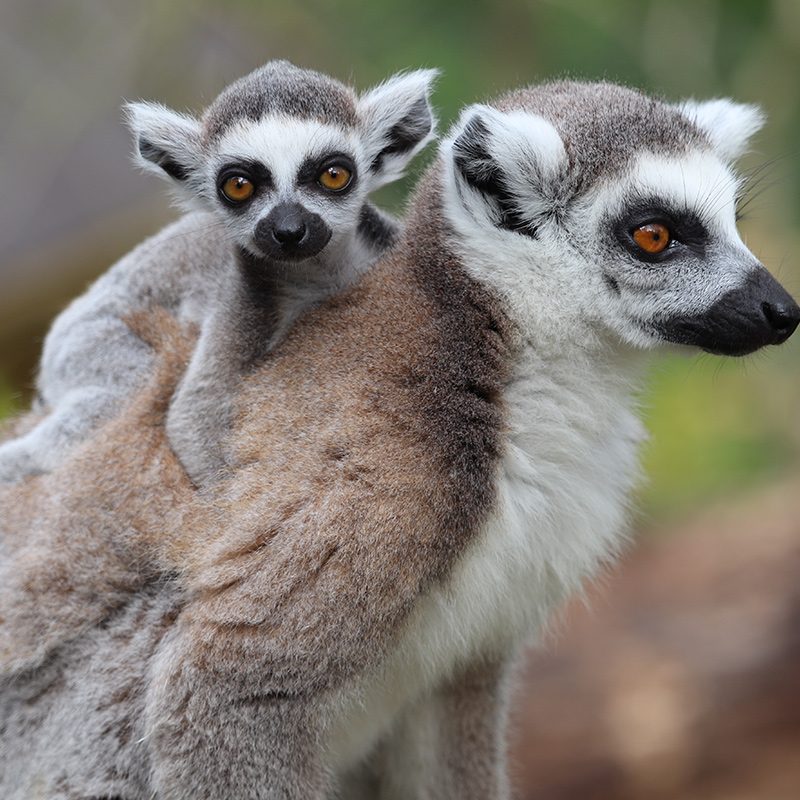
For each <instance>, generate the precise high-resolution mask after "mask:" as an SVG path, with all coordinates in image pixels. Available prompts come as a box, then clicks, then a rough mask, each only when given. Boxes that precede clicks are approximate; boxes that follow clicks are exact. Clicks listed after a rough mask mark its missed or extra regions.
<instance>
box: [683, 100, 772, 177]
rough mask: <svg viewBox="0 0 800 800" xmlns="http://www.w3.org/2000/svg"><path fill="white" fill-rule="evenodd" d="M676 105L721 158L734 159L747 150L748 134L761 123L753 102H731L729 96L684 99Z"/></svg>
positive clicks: (759, 110)
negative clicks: (713, 98)
mask: <svg viewBox="0 0 800 800" xmlns="http://www.w3.org/2000/svg"><path fill="white" fill-rule="evenodd" d="M678 109H679V110H680V112H681V113H682V114H684V115H685V116H686V117H688V118H689V119H690V120H691V121H692V122H693V123H694V124H695V125H697V127H698V128H700V130H702V131H703V132H704V133H705V134H706V136H708V138H709V139H710V140H711V144H712V146H713V147H714V149H715V150H716V151H717V153H718V154H719V156H720V157H721V158H722V159H724V160H725V161H735V160H736V159H737V158H739V156H741V155H743V154H744V153H745V152H746V151H747V144H748V142H749V140H750V137H751V136H753V134H755V133H757V132H758V131H759V130H761V128H762V127H763V125H764V122H765V121H766V118H765V116H764V112H763V111H762V110H761V109H760V108H759V107H758V106H754V105H746V104H744V103H734V102H733V101H732V100H726V99H723V98H719V99H717V100H706V101H704V102H698V101H696V100H685V101H684V102H682V103H679V104H678Z"/></svg>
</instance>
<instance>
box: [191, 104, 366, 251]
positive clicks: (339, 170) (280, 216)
mask: <svg viewBox="0 0 800 800" xmlns="http://www.w3.org/2000/svg"><path fill="white" fill-rule="evenodd" d="M215 150H216V151H217V152H216V153H215V154H214V156H213V157H212V158H210V159H209V167H208V172H207V176H206V181H207V182H208V187H207V189H206V194H207V195H211V196H212V197H214V199H215V200H216V203H217V208H216V210H217V212H218V213H220V214H221V215H223V216H224V217H225V219H226V227H227V229H228V230H230V231H231V232H232V234H233V236H234V238H235V240H236V242H237V243H238V244H240V245H241V246H243V247H245V248H246V249H247V250H249V251H250V252H252V253H253V254H255V255H262V256H266V257H268V258H270V259H273V260H277V261H302V260H304V259H307V258H311V257H312V256H315V255H317V254H318V253H319V252H320V251H321V250H322V249H323V248H324V247H325V246H326V245H327V244H328V242H329V241H330V240H331V237H332V236H334V233H335V235H336V237H338V238H344V237H347V236H350V235H352V233H353V229H354V227H355V226H356V224H357V221H358V215H359V209H360V208H361V206H362V205H363V203H364V200H365V199H366V196H367V194H368V193H369V192H370V190H371V189H372V188H373V187H372V180H371V178H372V175H371V172H370V169H369V163H368V162H367V159H366V155H365V153H364V146H363V143H362V142H361V140H360V138H359V136H358V135H357V131H355V130H353V129H351V130H348V129H346V128H340V127H338V126H335V125H327V124H324V123H321V122H318V121H316V120H302V119H294V118H292V117H287V116H269V117H266V118H264V119H262V120H259V121H258V122H250V121H248V120H243V121H241V122H239V123H237V124H235V125H234V126H233V127H232V128H231V129H230V130H228V131H226V132H225V134H224V135H223V137H222V138H221V139H220V141H219V142H218V143H217V144H216V145H215Z"/></svg>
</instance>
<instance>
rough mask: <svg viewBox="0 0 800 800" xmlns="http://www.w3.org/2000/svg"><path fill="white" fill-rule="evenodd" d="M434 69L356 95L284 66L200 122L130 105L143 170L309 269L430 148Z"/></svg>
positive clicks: (258, 244) (276, 257) (241, 238)
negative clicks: (373, 197) (375, 195)
mask: <svg viewBox="0 0 800 800" xmlns="http://www.w3.org/2000/svg"><path fill="white" fill-rule="evenodd" d="M434 78H435V72H434V71H432V70H419V71H416V72H409V73H404V74H399V75H396V76H394V77H393V78H391V79H390V80H388V81H387V82H386V83H384V84H381V85H379V86H377V87H376V88H374V89H372V90H370V91H368V92H366V93H364V94H362V95H360V96H357V95H356V94H355V92H354V91H353V90H352V89H350V88H349V87H347V86H344V85H343V84H341V83H339V82H338V81H335V80H333V79H332V78H329V77H327V76H324V75H320V74H319V73H316V72H312V71H310V70H302V69H298V68H297V67H294V66H293V65H291V64H289V63H288V62H285V61H278V62H271V63H269V64H267V65H266V66H264V67H262V68H260V69H258V70H256V71H255V72H253V73H251V74H250V75H247V76H246V77H244V78H242V79H241V80H239V81H237V82H235V83H233V84H232V85H231V86H229V87H228V88H227V89H226V90H224V91H223V92H222V93H221V94H220V96H219V97H218V98H217V99H216V100H215V101H214V102H213V103H212V104H211V106H209V108H208V109H207V110H206V112H205V113H204V115H203V117H202V120H198V119H195V118H192V117H188V116H185V115H182V114H178V113H176V112H174V111H170V110H169V109H166V108H164V107H163V106H157V105H153V104H149V103H134V104H132V105H130V106H128V112H129V116H130V121H131V127H132V128H133V130H134V134H135V136H136V142H137V149H138V154H139V157H140V162H141V163H142V165H143V166H145V167H147V168H149V169H152V170H155V171H157V172H158V173H159V174H161V175H162V176H166V177H169V178H170V179H171V180H172V181H173V183H174V185H175V186H176V188H178V189H179V190H180V192H181V197H182V198H183V199H184V200H187V201H188V204H189V205H193V206H198V205H199V206H200V207H203V208H205V209H207V210H211V211H213V212H214V213H215V214H217V215H218V216H219V217H220V218H221V219H222V220H223V221H224V223H225V231H226V233H227V235H228V236H229V237H230V238H231V240H232V242H233V243H234V244H236V245H238V246H239V247H241V248H243V249H244V250H246V251H247V252H249V253H250V254H251V255H253V256H256V257H257V258H258V257H261V258H265V259H267V260H268V261H270V262H272V261H279V262H299V261H306V260H308V259H311V258H313V257H314V256H317V255H319V254H320V253H322V252H323V251H324V250H325V249H326V248H328V249H331V247H333V246H336V245H339V244H342V243H344V242H346V241H347V239H348V238H351V237H353V236H354V235H355V231H356V228H357V225H358V221H359V216H360V213H361V210H362V208H363V206H364V201H365V200H366V197H367V195H368V194H369V193H370V192H371V191H373V190H374V189H376V188H378V187H379V186H382V185H383V184H385V183H388V182H391V181H393V180H396V179H397V178H399V177H400V176H401V175H402V173H403V171H404V169H405V167H406V165H407V164H408V162H409V161H410V160H411V158H413V156H414V155H415V154H416V153H417V152H418V151H419V150H420V149H421V148H422V147H424V145H425V144H426V143H427V142H428V141H429V140H430V138H431V137H432V135H433V131H434V118H433V114H432V111H431V107H430V102H429V95H430V91H431V88H432V83H433V80H434Z"/></svg>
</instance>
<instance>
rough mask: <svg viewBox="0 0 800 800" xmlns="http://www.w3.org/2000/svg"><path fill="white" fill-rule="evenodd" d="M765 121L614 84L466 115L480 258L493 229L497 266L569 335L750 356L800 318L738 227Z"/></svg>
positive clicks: (452, 189) (558, 89)
mask: <svg viewBox="0 0 800 800" xmlns="http://www.w3.org/2000/svg"><path fill="white" fill-rule="evenodd" d="M760 125H761V115H760V113H759V112H758V111H757V109H754V108H752V107H749V106H741V105H736V104H733V103H730V102H728V101H711V102H710V103H704V104H696V103H687V104H684V105H682V106H679V107H678V106H670V105H667V104H665V103H659V102H657V101H654V100H651V99H649V98H646V97H644V96H643V95H640V94H639V93H637V92H633V91H630V90H627V89H622V88H621V87H616V86H611V85H608V84H575V83H565V84H552V85H549V86H545V87H540V88H539V89H531V90H526V91H524V92H519V93H516V94H515V95H510V96H509V97H507V98H504V99H503V100H501V101H500V102H499V103H498V104H497V107H489V106H476V107H473V108H472V109H468V110H467V112H465V114H464V116H463V117H462V120H461V122H460V123H459V125H458V126H457V129H456V130H457V132H456V134H455V135H454V136H452V137H451V138H450V139H449V140H448V141H447V142H446V143H445V144H444V145H443V152H444V156H445V162H446V167H447V174H448V178H447V182H448V183H447V185H448V187H449V188H448V190H446V191H445V205H446V208H447V210H448V215H449V216H450V218H451V221H452V222H453V224H454V226H455V227H456V229H457V230H458V232H459V233H460V234H462V236H461V237H460V241H462V242H463V241H469V242H470V243H469V244H465V245H464V249H465V251H466V249H471V250H472V251H473V252H474V251H475V249H476V247H477V245H476V244H475V243H476V241H477V238H478V237H477V235H476V234H475V233H474V231H476V230H480V231H481V235H483V236H484V238H485V239H486V242H487V243H488V244H489V249H488V250H487V248H486V245H483V249H484V251H485V252H487V253H488V252H493V253H495V254H496V260H497V261H498V262H500V261H502V263H497V264H496V265H494V266H493V265H490V264H489V263H485V264H484V270H488V271H491V272H494V274H495V278H494V279H495V280H496V282H497V284H498V287H499V288H501V290H502V291H505V292H506V293H507V294H515V295H518V296H526V297H527V298H528V303H527V305H528V310H529V312H530V313H531V314H535V315H537V316H538V317H539V318H541V319H544V320H545V322H546V323H549V325H550V328H551V329H552V331H553V332H554V336H555V335H558V332H559V326H561V329H560V332H561V335H564V336H570V335H571V333H572V331H573V330H574V331H578V332H579V333H578V334H577V335H581V336H583V337H584V338H585V337H586V336H597V337H602V336H604V332H606V333H607V332H609V331H610V332H611V333H612V334H613V335H614V336H616V337H618V338H621V339H622V340H624V341H625V342H627V343H629V344H633V345H635V346H640V347H651V346H653V345H655V344H658V343H661V342H671V343H678V344H685V345H693V346H696V347H700V348H702V349H703V350H706V351H708V352H711V353H717V354H724V355H744V354H746V353H750V352H753V351H754V350H757V349H758V348H760V347H762V346H764V345H767V344H779V343H781V342H783V341H785V340H786V339H787V338H788V337H789V336H790V335H791V334H792V333H793V332H794V330H795V328H796V327H797V325H798V322H800V308H798V306H797V304H796V303H795V302H794V300H792V298H791V297H790V296H789V295H788V294H787V292H786V291H785V290H784V289H783V288H782V287H781V286H780V284H779V283H778V282H777V281H776V280H775V279H774V278H773V277H772V276H771V275H770V274H769V272H767V270H766V269H765V268H764V267H763V266H762V265H761V264H760V263H759V261H758V260H757V259H756V257H755V256H754V255H753V254H752V253H751V252H750V251H749V250H748V249H747V248H746V246H745V245H744V243H743V242H742V240H741V238H740V236H739V234H738V232H737V230H736V200H737V193H738V190H739V188H740V182H739V180H738V179H737V178H736V176H735V175H734V173H733V172H732V171H731V168H730V166H729V163H730V161H731V160H732V159H734V158H735V157H736V156H738V155H739V154H740V153H741V152H742V151H743V150H744V148H745V146H746V142H747V139H748V138H749V136H750V135H751V134H752V133H753V132H754V131H755V130H757V129H758V128H759V127H760ZM447 165H449V166H447ZM470 227H471V228H472V230H473V232H472V233H467V231H468V230H469V229H470ZM465 258H466V259H467V260H468V258H469V257H465ZM473 260H474V259H473ZM484 261H485V262H487V261H488V259H487V258H485V259H484ZM514 271H515V274H514V275H513V276H512V273H513V272H514Z"/></svg>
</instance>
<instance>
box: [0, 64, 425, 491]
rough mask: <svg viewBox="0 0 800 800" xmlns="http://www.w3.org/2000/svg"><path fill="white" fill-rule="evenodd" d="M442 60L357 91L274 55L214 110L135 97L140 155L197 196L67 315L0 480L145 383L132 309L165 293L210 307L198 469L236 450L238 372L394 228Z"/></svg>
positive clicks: (75, 437)
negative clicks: (374, 196) (232, 441)
mask: <svg viewBox="0 0 800 800" xmlns="http://www.w3.org/2000/svg"><path fill="white" fill-rule="evenodd" d="M434 76H435V73H434V71H432V70H419V71H416V72H409V73H404V74H398V75H396V76H394V77H393V78H391V79H390V80H388V81H387V82H385V83H383V84H381V85H379V86H377V87H375V88H373V89H372V90H370V91H367V92H365V93H364V94H362V95H360V96H357V95H356V93H355V92H354V91H353V90H352V89H351V88H349V87H347V86H345V85H343V84H341V83H339V82H338V81H336V80H334V79H332V78H329V77H327V76H325V75H321V74H319V73H317V72H313V71H310V70H305V69H299V68H297V67H295V66H293V65H292V64H290V63H288V62H286V61H275V62H270V63H269V64H267V65H265V66H264V67H261V68H260V69H258V70H256V71H254V72H252V73H251V74H249V75H247V76H246V77H244V78H241V79H240V80H238V81H236V82H235V83H233V84H232V85H231V86H229V87H228V88H227V89H225V90H224V91H223V92H222V93H221V94H220V95H219V97H218V98H217V99H216V100H215V101H214V102H213V103H212V104H211V105H210V106H209V107H208V109H207V110H206V111H205V113H204V114H203V116H202V118H201V119H196V118H194V117H191V116H187V115H184V114H179V113H176V112H174V111H171V110H169V109H167V108H165V107H163V106H160V105H156V104H151V103H133V104H130V105H129V106H128V107H127V111H128V117H129V121H130V125H131V128H132V129H133V133H134V136H135V138H136V150H137V158H138V161H139V163H140V164H141V165H142V166H144V167H146V168H148V169H149V170H151V171H153V172H155V173H157V174H159V175H160V176H161V177H165V178H168V179H170V181H171V182H172V184H173V186H174V187H175V188H176V189H177V190H178V196H179V198H180V199H181V200H182V201H183V203H184V205H186V206H188V208H189V209H194V210H193V211H190V213H188V214H187V215H186V216H185V217H183V218H182V219H181V220H179V221H178V222H176V223H175V224H173V225H170V226H169V227H167V228H166V229H165V230H163V231H162V232H161V233H159V234H158V235H156V236H155V237H153V238H151V239H149V240H147V241H146V242H144V243H143V244H142V245H140V246H139V247H137V248H136V249H135V250H133V251H132V252H131V253H130V254H129V255H128V256H126V257H125V258H123V259H122V260H121V261H120V262H119V263H117V264H116V265H115V266H114V267H112V268H111V270H109V271H108V272H107V273H106V274H105V275H103V276H102V277H101V278H100V279H99V280H98V281H97V282H96V283H95V284H94V285H93V286H92V287H91V288H90V289H89V291H88V292H87V293H86V294H84V295H83V296H82V297H80V298H79V299H78V300H76V301H74V302H73V303H72V304H71V305H70V306H69V307H68V308H67V309H66V310H65V311H64V312H63V313H62V314H61V315H60V316H59V317H58V318H57V319H56V321H55V322H54V324H53V326H52V328H51V330H50V333H49V334H48V336H47V339H46V341H45V346H44V351H43V354H42V361H41V368H40V372H39V376H38V381H37V386H38V395H39V398H40V400H39V403H40V406H41V407H43V408H45V409H48V410H51V412H50V414H49V415H48V416H47V417H46V418H45V419H44V420H43V421H42V422H41V423H40V424H39V425H37V426H36V427H35V428H34V429H33V430H32V431H30V432H28V433H27V434H26V435H24V436H22V437H20V438H18V439H15V440H13V441H10V442H8V443H6V444H4V445H3V446H1V447H0V482H10V481H14V480H16V479H19V478H21V477H23V476H26V475H30V474H35V473H39V472H47V471H50V470H52V469H53V468H54V467H55V466H56V465H57V464H58V463H60V462H61V460H62V459H63V457H64V454H65V452H66V451H67V450H68V449H69V448H70V446H71V445H73V444H74V443H76V442H78V441H81V440H83V439H84V438H85V437H86V435H87V434H88V432H89V431H90V430H91V429H92V428H94V427H96V426H97V425H98V424H99V423H100V422H102V421H104V420H106V419H108V417H110V416H111V415H112V414H113V413H114V412H115V411H117V410H118V409H119V407H120V405H121V404H122V402H123V401H124V400H126V399H127V398H129V397H130V395H131V393H132V392H133V391H134V390H135V389H136V388H137V387H139V386H141V383H142V380H143V378H144V376H145V375H147V374H148V373H149V371H150V369H151V365H152V353H151V351H150V348H149V347H148V346H147V345H146V344H144V342H142V341H141V339H139V338H138V337H137V336H135V335H134V334H133V333H132V332H131V330H130V328H129V327H128V325H127V324H126V321H125V320H126V316H127V315H129V314H131V313H132V312H134V311H137V310H140V309H142V308H147V307H148V306H153V305H162V306H165V307H167V308H169V309H170V310H172V311H173V312H174V313H176V314H177V315H178V316H179V317H180V318H181V319H183V320H185V321H192V322H203V330H202V334H201V340H200V344H199V350H198V354H197V357H196V358H195V359H193V360H192V362H191V365H190V368H189V372H188V375H187V377H186V380H185V381H184V383H183V385H182V386H181V390H180V392H179V394H178V396H177V398H176V403H175V413H174V415H171V417H170V433H171V434H173V436H174V442H175V445H176V448H177V452H178V455H179V456H180V457H181V458H182V459H183V460H184V462H185V464H186V466H187V468H188V470H189V472H190V474H191V475H192V477H194V478H197V479H199V478H201V477H207V476H208V475H209V474H210V472H212V471H213V470H214V469H215V468H216V467H217V466H219V465H221V456H220V454H219V452H218V451H219V448H218V447H217V446H216V443H217V440H218V438H219V436H220V435H221V433H220V428H221V427H223V426H224V424H225V421H226V418H227V417H226V414H225V409H226V396H227V394H228V393H229V392H230V391H231V390H232V383H233V382H234V379H235V378H236V376H237V375H238V374H239V373H240V372H241V371H243V370H246V369H247V367H248V366H251V365H252V364H253V363H256V362H257V360H258V358H259V357H261V356H263V355H264V354H265V353H266V352H267V351H268V350H269V348H270V347H271V346H273V345H274V343H275V342H276V341H277V340H279V339H280V338H281V337H282V336H283V335H285V333H286V331H287V330H288V328H289V327H290V325H291V323H292V321H293V320H294V319H295V318H296V317H297V316H298V315H299V314H300V313H301V312H302V311H303V310H304V309H305V308H308V307H309V306H310V305H312V304H313V303H315V302H318V301H319V300H320V299H321V298H323V297H326V296H328V295H330V294H333V293H335V292H338V291H340V290H341V289H343V288H344V287H345V286H347V285H348V284H349V283H350V282H352V281H353V280H354V279H355V278H356V277H357V276H358V275H360V274H361V273H362V272H363V271H364V270H365V269H367V268H368V266H369V265H370V264H371V263H372V262H373V261H374V260H375V259H376V258H377V257H378V256H379V255H380V253H382V252H383V251H384V250H385V249H386V248H387V247H388V246H389V244H390V243H391V241H392V240H393V239H394V237H395V235H396V231H397V225H396V223H395V221H394V220H393V219H391V218H390V217H388V216H387V215H385V214H384V213H382V212H381V211H379V210H378V209H377V208H375V207H374V206H373V205H372V204H370V203H369V201H368V199H367V197H368V195H369V193H370V192H372V191H374V190H375V189H376V188H378V187H379V186H382V185H384V184H386V183H388V182H391V181H394V180H396V179H398V178H399V177H400V176H401V175H402V173H403V171H404V169H405V167H406V166H407V164H408V163H409V161H410V160H411V158H412V157H413V156H414V155H415V154H416V153H417V152H419V150H420V149H421V148H422V147H423V146H424V145H425V144H426V143H427V142H428V141H429V139H430V138H431V136H432V135H433V129H434V118H433V115H432V112H431V108H430V103H429V95H430V91H431V85H432V81H433V78H434Z"/></svg>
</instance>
